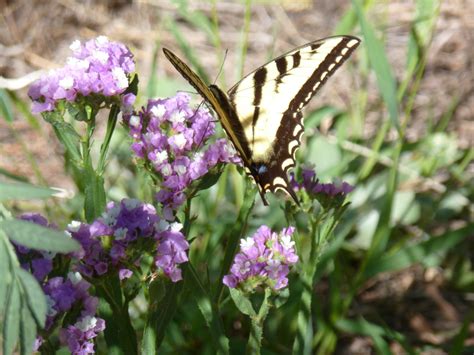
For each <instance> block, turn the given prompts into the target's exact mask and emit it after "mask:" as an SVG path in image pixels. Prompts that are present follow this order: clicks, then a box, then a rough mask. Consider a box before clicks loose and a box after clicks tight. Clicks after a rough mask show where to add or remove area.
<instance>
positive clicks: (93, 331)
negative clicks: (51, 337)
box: [59, 316, 105, 355]
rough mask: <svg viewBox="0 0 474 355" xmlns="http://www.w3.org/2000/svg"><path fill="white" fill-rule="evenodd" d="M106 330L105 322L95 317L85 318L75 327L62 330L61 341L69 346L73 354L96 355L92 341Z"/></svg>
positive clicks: (71, 326) (70, 326)
mask: <svg viewBox="0 0 474 355" xmlns="http://www.w3.org/2000/svg"><path fill="white" fill-rule="evenodd" d="M104 329H105V321H104V320H103V319H101V318H96V317H93V316H84V317H82V318H81V319H80V320H78V321H77V322H76V323H75V324H74V325H69V326H68V327H67V328H64V329H61V331H60V333H59V339H60V340H61V342H62V343H65V344H67V345H68V348H69V350H70V351H71V353H72V354H75V355H83V354H94V353H95V351H94V343H93V342H92V340H93V339H94V338H95V337H96V336H97V335H98V334H99V333H100V332H102V331H103V330H104Z"/></svg>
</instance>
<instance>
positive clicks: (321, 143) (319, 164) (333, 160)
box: [305, 136, 342, 179]
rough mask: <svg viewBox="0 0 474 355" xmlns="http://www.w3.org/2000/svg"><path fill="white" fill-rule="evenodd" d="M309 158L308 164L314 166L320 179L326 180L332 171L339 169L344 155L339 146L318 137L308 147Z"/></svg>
mask: <svg viewBox="0 0 474 355" xmlns="http://www.w3.org/2000/svg"><path fill="white" fill-rule="evenodd" d="M308 151H309V154H308V155H309V156H307V157H306V159H305V161H306V163H310V164H314V165H315V166H316V171H317V173H318V177H321V178H323V179H324V178H325V177H327V175H330V172H331V170H333V169H335V168H337V167H338V166H339V164H340V162H341V160H342V154H341V150H340V148H339V146H338V145H337V144H332V143H330V142H329V141H328V140H327V138H326V137H323V136H318V137H317V138H315V139H313V140H312V141H311V142H310V144H309V147H308Z"/></svg>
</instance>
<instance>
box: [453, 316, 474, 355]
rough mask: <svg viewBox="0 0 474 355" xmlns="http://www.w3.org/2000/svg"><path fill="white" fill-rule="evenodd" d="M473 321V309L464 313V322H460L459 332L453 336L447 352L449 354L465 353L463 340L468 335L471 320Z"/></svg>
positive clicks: (459, 354) (458, 354)
mask: <svg viewBox="0 0 474 355" xmlns="http://www.w3.org/2000/svg"><path fill="white" fill-rule="evenodd" d="M473 321H474V310H472V309H471V311H470V312H469V313H468V314H467V315H466V317H465V318H464V322H463V324H462V327H461V329H460V330H459V333H458V334H457V335H456V336H455V337H454V340H453V345H452V347H451V349H450V350H449V354H451V355H461V354H466V353H467V352H466V349H465V347H464V342H465V340H466V339H467V337H468V336H469V327H470V326H472V322H473Z"/></svg>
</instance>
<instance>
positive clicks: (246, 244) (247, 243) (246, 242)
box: [240, 237, 255, 250]
mask: <svg viewBox="0 0 474 355" xmlns="http://www.w3.org/2000/svg"><path fill="white" fill-rule="evenodd" d="M254 245H255V240H254V239H253V238H251V237H247V238H245V239H244V238H242V239H240V249H242V250H247V249H250V248H252V247H253V246H254Z"/></svg>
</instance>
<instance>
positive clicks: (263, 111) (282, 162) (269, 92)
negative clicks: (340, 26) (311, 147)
mask: <svg viewBox="0 0 474 355" xmlns="http://www.w3.org/2000/svg"><path fill="white" fill-rule="evenodd" d="M359 43H360V40H359V39H358V38H356V37H352V36H336V37H328V38H325V39H321V40H317V41H314V42H310V43H308V44H305V45H303V46H301V47H298V48H296V49H293V50H291V51H290V52H288V53H286V54H283V55H281V56H279V57H278V58H276V59H274V60H272V61H270V62H268V63H267V64H265V65H263V66H261V67H259V68H258V69H256V70H255V71H253V72H252V73H250V74H248V75H247V76H246V77H244V78H243V79H242V80H241V81H239V82H238V83H237V84H235V85H234V86H233V87H232V88H231V89H230V90H229V91H228V97H229V100H230V103H231V105H232V106H233V108H234V111H235V112H236V114H237V117H238V119H239V121H240V125H241V127H242V130H243V135H244V136H245V141H246V142H247V144H248V149H249V151H250V162H249V166H250V167H251V169H250V170H251V173H252V175H253V176H254V178H255V180H256V182H257V184H258V185H260V189H261V194H262V195H263V194H265V192H266V191H267V190H270V191H272V192H275V191H277V190H283V191H285V192H286V193H288V194H289V195H290V196H291V197H292V198H293V199H294V200H295V201H296V202H298V200H297V198H296V195H295V193H294V191H293V189H292V188H291V186H290V185H289V182H288V175H287V173H288V170H289V169H290V168H292V167H294V166H295V154H296V151H297V149H298V148H299V146H300V143H301V136H302V134H303V132H304V126H303V122H302V117H303V116H302V113H301V110H302V108H303V107H304V106H305V105H306V104H307V103H308V102H309V101H310V100H311V98H312V97H313V96H314V95H315V94H316V92H317V91H318V90H319V88H320V87H321V86H322V85H323V84H324V83H325V82H326V80H327V79H328V78H329V77H330V76H331V75H332V74H333V73H334V72H335V71H336V69H337V68H339V67H340V66H341V64H342V63H343V62H344V61H345V60H346V59H347V58H348V57H349V56H350V55H351V53H352V52H353V51H354V49H355V48H356V47H357V46H358V45H359Z"/></svg>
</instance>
